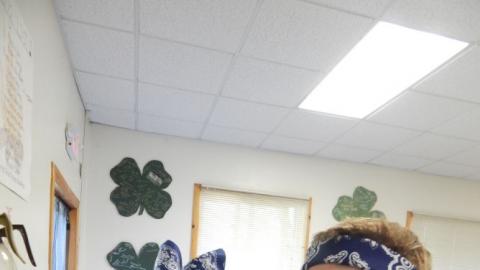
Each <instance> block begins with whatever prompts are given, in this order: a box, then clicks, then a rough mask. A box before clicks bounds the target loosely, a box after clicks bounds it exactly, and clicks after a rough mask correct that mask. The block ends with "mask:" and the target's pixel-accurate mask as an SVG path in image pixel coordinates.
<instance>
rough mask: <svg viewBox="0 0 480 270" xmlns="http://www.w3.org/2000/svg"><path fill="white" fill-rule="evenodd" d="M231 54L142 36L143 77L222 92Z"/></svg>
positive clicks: (175, 84)
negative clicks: (221, 88) (221, 85)
mask: <svg viewBox="0 0 480 270" xmlns="http://www.w3.org/2000/svg"><path fill="white" fill-rule="evenodd" d="M231 58H232V57H231V55H230V54H226V53H219V52H216V51H211V50H207V49H202V48H198V47H192V46H186V45H182V44H178V43H173V42H167V41H162V40H158V39H154V38H147V37H142V38H141V39H140V59H139V65H140V66H139V78H140V80H141V81H144V82H151V83H157V84H160V85H165V86H171V87H175V88H181V89H188V90H194V91H201V92H206V93H218V92H219V91H220V84H221V83H222V79H223V78H224V75H225V72H226V70H227V68H228V66H229V64H230V61H231Z"/></svg>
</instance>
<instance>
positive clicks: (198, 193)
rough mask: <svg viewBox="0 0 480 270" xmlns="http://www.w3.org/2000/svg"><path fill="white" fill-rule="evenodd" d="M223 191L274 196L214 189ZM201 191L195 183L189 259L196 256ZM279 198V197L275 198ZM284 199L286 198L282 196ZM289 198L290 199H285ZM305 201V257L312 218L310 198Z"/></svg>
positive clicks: (200, 186)
mask: <svg viewBox="0 0 480 270" xmlns="http://www.w3.org/2000/svg"><path fill="white" fill-rule="evenodd" d="M216 189H220V190H225V191H231V192H243V193H250V194H258V195H265V196H275V195H269V194H262V193H254V192H247V191H239V190H230V189H224V188H216ZM201 191H202V185H201V184H198V183H195V184H194V186H193V206H192V232H191V241H190V259H194V258H196V257H197V256H198V255H199V254H198V236H199V229H200V196H201ZM275 197H281V196H275ZM284 197H286V196H284ZM286 198H291V197H286ZM302 200H306V201H307V216H306V217H305V218H306V225H307V226H306V227H307V228H306V230H305V234H306V235H305V250H304V254H305V257H306V256H307V251H308V245H309V241H310V223H311V218H312V198H311V197H308V198H307V199H302Z"/></svg>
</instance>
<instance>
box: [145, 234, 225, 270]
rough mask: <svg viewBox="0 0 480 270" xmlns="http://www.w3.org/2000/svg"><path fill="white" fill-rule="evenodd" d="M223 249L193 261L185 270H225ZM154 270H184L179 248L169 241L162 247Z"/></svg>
mask: <svg viewBox="0 0 480 270" xmlns="http://www.w3.org/2000/svg"><path fill="white" fill-rule="evenodd" d="M225 259H226V256H225V252H224V251H223V249H217V250H214V251H210V252H208V253H205V254H203V255H200V256H199V257H197V258H195V259H193V260H192V261H191V262H190V263H188V264H187V265H186V266H185V267H184V268H183V270H225ZM155 265H156V266H155V269H154V270H182V254H181V253H180V249H179V248H178V246H177V245H176V244H175V243H174V242H172V241H170V240H168V241H166V242H165V243H163V244H162V245H161V246H160V251H159V252H158V256H157V260H156V262H155Z"/></svg>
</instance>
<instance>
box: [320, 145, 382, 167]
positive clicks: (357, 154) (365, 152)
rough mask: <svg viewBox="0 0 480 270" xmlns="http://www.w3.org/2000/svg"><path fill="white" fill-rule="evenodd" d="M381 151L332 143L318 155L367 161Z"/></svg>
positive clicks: (353, 160)
mask: <svg viewBox="0 0 480 270" xmlns="http://www.w3.org/2000/svg"><path fill="white" fill-rule="evenodd" d="M381 153H382V152H381V151H376V150H370V149H362V148H358V147H351V146H345V145H340V144H331V145H329V146H327V147H326V148H325V149H323V150H322V151H320V153H318V156H320V157H324V158H329V159H338V160H345V161H352V162H362V163H363V162H367V161H369V160H371V159H372V158H374V157H376V156H378V155H380V154H381Z"/></svg>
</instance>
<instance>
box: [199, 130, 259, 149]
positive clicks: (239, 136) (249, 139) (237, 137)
mask: <svg viewBox="0 0 480 270" xmlns="http://www.w3.org/2000/svg"><path fill="white" fill-rule="evenodd" d="M266 136H267V134H264V133H259V132H251V131H244V130H238V129H230V128H222V127H216V126H207V128H206V129H205V132H204V133H203V136H202V139H204V140H207V141H213V142H220V143H230V144H238V145H244V146H250V147H256V146H258V145H259V144H260V143H261V142H262V141H263V140H264V139H265V137H266Z"/></svg>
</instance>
